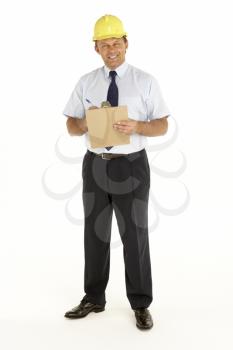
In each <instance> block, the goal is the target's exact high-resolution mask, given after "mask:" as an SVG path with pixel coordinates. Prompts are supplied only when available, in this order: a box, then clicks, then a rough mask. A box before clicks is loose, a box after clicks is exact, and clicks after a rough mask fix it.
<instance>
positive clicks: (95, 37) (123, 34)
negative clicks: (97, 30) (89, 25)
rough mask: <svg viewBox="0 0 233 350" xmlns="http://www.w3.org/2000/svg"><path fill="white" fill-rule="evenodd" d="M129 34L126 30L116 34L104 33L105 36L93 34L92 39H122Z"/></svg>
mask: <svg viewBox="0 0 233 350" xmlns="http://www.w3.org/2000/svg"><path fill="white" fill-rule="evenodd" d="M127 35H128V34H127V33H126V32H124V33H122V34H120V35H117V34H116V35H114V34H111V35H103V36H98V37H97V36H93V38H92V40H93V41H96V40H104V39H110V38H116V39H120V38H123V36H127Z"/></svg>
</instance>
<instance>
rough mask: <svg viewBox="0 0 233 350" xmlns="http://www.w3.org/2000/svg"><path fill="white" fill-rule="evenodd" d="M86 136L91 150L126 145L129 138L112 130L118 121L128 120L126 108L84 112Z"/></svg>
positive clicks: (105, 108)
mask: <svg viewBox="0 0 233 350" xmlns="http://www.w3.org/2000/svg"><path fill="white" fill-rule="evenodd" d="M86 119H87V127H88V134H89V139H90V144H91V147H92V148H98V147H108V146H117V145H126V144H129V143H130V136H129V135H125V134H122V133H121V132H119V131H117V130H115V129H114V128H113V124H114V123H115V122H117V121H119V120H128V119H129V118H128V109H127V106H117V107H104V108H96V109H88V110H87V111H86Z"/></svg>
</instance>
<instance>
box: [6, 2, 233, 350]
mask: <svg viewBox="0 0 233 350" xmlns="http://www.w3.org/2000/svg"><path fill="white" fill-rule="evenodd" d="M106 13H111V14H114V15H117V16H119V17H120V18H121V19H122V21H123V22H124V25H125V29H126V31H127V32H128V34H129V35H128V39H129V50H128V53H127V61H128V62H129V63H131V64H133V65H135V66H137V67H139V68H141V69H143V70H145V71H148V72H150V73H151V74H153V75H154V76H155V77H156V78H157V79H158V81H159V84H160V86H161V89H162V91H163V95H164V98H165V100H166V102H167V104H168V106H169V108H170V110H171V113H172V116H173V118H174V119H172V118H171V119H170V129H169V132H168V134H167V135H165V136H164V139H163V138H161V137H160V138H158V140H150V142H152V143H153V142H154V143H155V142H158V141H159V142H160V143H161V142H163V141H164V140H166V138H167V139H169V137H170V135H171V133H172V130H173V129H172V128H173V126H174V123H173V121H174V120H176V122H177V125H178V137H177V139H176V140H175V141H174V142H173V144H172V145H170V146H169V147H167V148H165V147H164V148H163V149H162V151H161V153H160V154H159V156H158V158H157V160H154V159H153V157H154V156H155V155H156V152H155V153H153V152H148V155H149V158H150V165H151V167H152V166H156V167H157V168H159V169H163V170H164V171H175V170H176V169H177V168H179V167H180V166H181V164H180V163H181V156H180V155H181V152H182V153H183V154H184V156H185V159H186V161H187V166H185V169H184V172H183V173H182V174H181V175H180V176H178V177H168V176H166V175H163V176H160V175H158V174H156V171H155V172H152V173H151V176H152V185H151V191H152V192H153V195H154V196H155V197H156V200H157V201H158V202H160V204H161V205H162V206H164V207H165V208H167V209H174V208H178V207H179V205H180V204H182V201H183V200H184V198H185V193H186V192H185V187H186V188H187V190H188V193H189V195H190V202H189V205H188V206H187V207H186V209H185V210H183V211H182V213H180V214H179V215H165V214H161V213H159V211H157V214H156V215H157V217H159V223H158V225H157V227H156V229H155V230H154V231H153V232H150V245H151V258H152V269H153V281H154V301H153V303H152V304H151V307H150V311H151V313H152V315H153V318H154V322H155V326H154V328H153V329H152V330H151V331H149V332H146V333H145V332H144V333H143V332H141V331H139V330H138V329H137V328H136V327H135V319H134V315H133V312H132V310H131V309H130V306H129V303H128V300H127V298H126V293H125V284H124V265H123V254H122V246H118V247H116V246H115V247H114V246H113V248H112V250H111V270H110V281H109V284H108V287H107V291H106V295H107V304H106V311H105V312H103V313H100V314H93V313H92V314H90V315H88V316H87V317H86V318H85V319H82V320H73V321H70V320H67V319H65V318H64V317H63V315H64V312H65V311H67V310H68V309H70V308H71V307H74V306H75V305H77V304H78V303H79V301H80V300H81V298H82V296H83V265H84V260H83V225H82V224H81V225H80V224H79V225H77V224H74V223H72V222H71V221H70V220H69V219H68V217H67V215H66V212H65V205H66V203H67V200H69V199H70V198H68V199H63V200H61V199H60V200H59V199H57V200H55V199H53V198H51V197H49V196H48V195H47V194H46V192H45V191H44V189H43V186H42V177H43V174H44V173H45V170H46V169H47V168H48V167H49V171H48V172H47V175H48V176H47V183H48V184H49V186H50V188H51V189H52V190H53V192H59V193H67V192H68V191H70V190H71V192H72V191H73V192H72V193H74V190H73V188H74V187H75V186H76V185H77V184H78V183H80V180H81V173H80V171H81V163H75V162H74V164H70V163H65V162H64V161H62V160H61V159H59V158H58V157H57V155H56V153H55V144H56V142H57V140H58V139H59V137H61V138H60V139H59V140H60V141H59V145H60V148H61V149H62V152H63V154H65V155H66V156H73V157H75V156H76V157H78V156H83V154H84V152H85V146H84V138H83V137H76V138H71V137H69V135H68V134H67V132H66V128H65V117H64V116H62V110H63V108H64V106H65V104H66V102H67V100H68V98H69V96H70V94H71V92H72V90H73V88H74V86H75V84H76V82H77V80H78V78H79V77H80V76H81V75H82V74H84V73H86V72H89V71H90V70H92V69H95V68H96V67H99V66H100V65H102V61H101V59H100V57H99V56H98V55H97V54H96V53H95V52H94V50H93V42H92V41H91V38H92V35H93V33H92V31H93V26H94V23H95V21H96V20H97V19H98V18H99V17H100V16H102V15H104V14H106ZM0 30H1V55H0V59H1V65H0V69H1V72H0V73H1V74H0V77H1V79H0V89H1V91H0V96H1V128H0V133H1V134H0V152H1V153H0V154H1V159H0V160H1V172H0V180H1V181H0V206H1V208H0V209H1V221H0V225H1V227H0V229H1V245H0V253H1V257H0V269H1V275H0V276H1V288H0V293H1V294H0V322H1V325H0V329H1V340H0V342H1V348H4V349H15V348H18V349H32V348H33V349H35V350H36V349H49V350H51V349H67V348H69V349H77V347H79V346H80V347H81V346H85V348H88V349H89V348H93V349H109V348H112V349H119V348H121V349H126V348H129V347H132V348H134V349H141V348H142V347H143V348H147V349H157V350H163V349H166V350H167V349H168V350H170V349H172V350H175V349H179V350H181V349H189V350H191V349H195V350H196V349H199V350H202V349H203V350H204V349H220V348H224V349H225V350H227V349H232V346H233V341H232V337H231V336H230V332H231V331H232V326H233V322H232V312H233V302H232V295H233V283H232V266H233V258H232V242H233V240H232V234H233V224H232V198H233V189H232V178H233V171H232V147H233V144H232V118H233V113H232V81H233V79H232V78H233V74H232V73H233V71H232V62H233V57H232V56H233V55H232V35H231V33H232V30H233V28H232V11H231V1H227V0H222V1H214V0H212V1H208V0H196V1H189V0H186V1H185V0H178V1H172V0H159V1H156V0H154V1H149V0H144V1H140V2H131V1H128V2H126V1H121V0H118V1H117V2H115V3H111V2H110V1H90V0H86V1H84V2H80V1H79V2H78V1H77V0H76V1H74V0H73V1H72V0H66V1H62V0H61V1H59V0H57V1H52V0H51V1H50V0H46V1H45V0H40V1H33V0H31V1H29V0H28V1H26V0H22V1H13V0H12V1H11V0H8V1H2V2H1V5H0ZM153 164H154V165H153ZM82 210H83V209H82V201H81V192H80V191H79V192H77V191H76V193H75V196H74V197H73V201H72V202H70V212H72V214H73V216H76V218H79V219H82V215H83V212H82ZM156 215H155V212H154V209H153V208H152V205H151V204H150V220H152V221H153V219H154V217H155V216H156ZM112 235H113V237H112V239H113V241H118V240H119V235H118V230H117V226H116V223H115V222H114V223H113V232H112Z"/></svg>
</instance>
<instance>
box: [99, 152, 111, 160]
mask: <svg viewBox="0 0 233 350" xmlns="http://www.w3.org/2000/svg"><path fill="white" fill-rule="evenodd" d="M104 155H105V153H102V154H101V157H102V159H105V160H110V158H105V157H104Z"/></svg>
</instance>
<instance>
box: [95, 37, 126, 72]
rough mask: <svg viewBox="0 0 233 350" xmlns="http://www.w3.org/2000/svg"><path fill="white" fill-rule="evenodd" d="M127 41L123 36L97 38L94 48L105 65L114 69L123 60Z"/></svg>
mask: <svg viewBox="0 0 233 350" xmlns="http://www.w3.org/2000/svg"><path fill="white" fill-rule="evenodd" d="M127 48H128V41H127V39H124V38H120V39H117V38H110V39H104V40H97V41H96V46H95V50H96V52H98V53H99V54H100V56H101V57H102V59H103V61H104V63H105V65H106V66H107V67H108V68H109V69H111V70H114V69H116V68H117V67H119V66H120V65H121V64H122V63H123V62H124V61H125V53H126V49H127Z"/></svg>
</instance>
